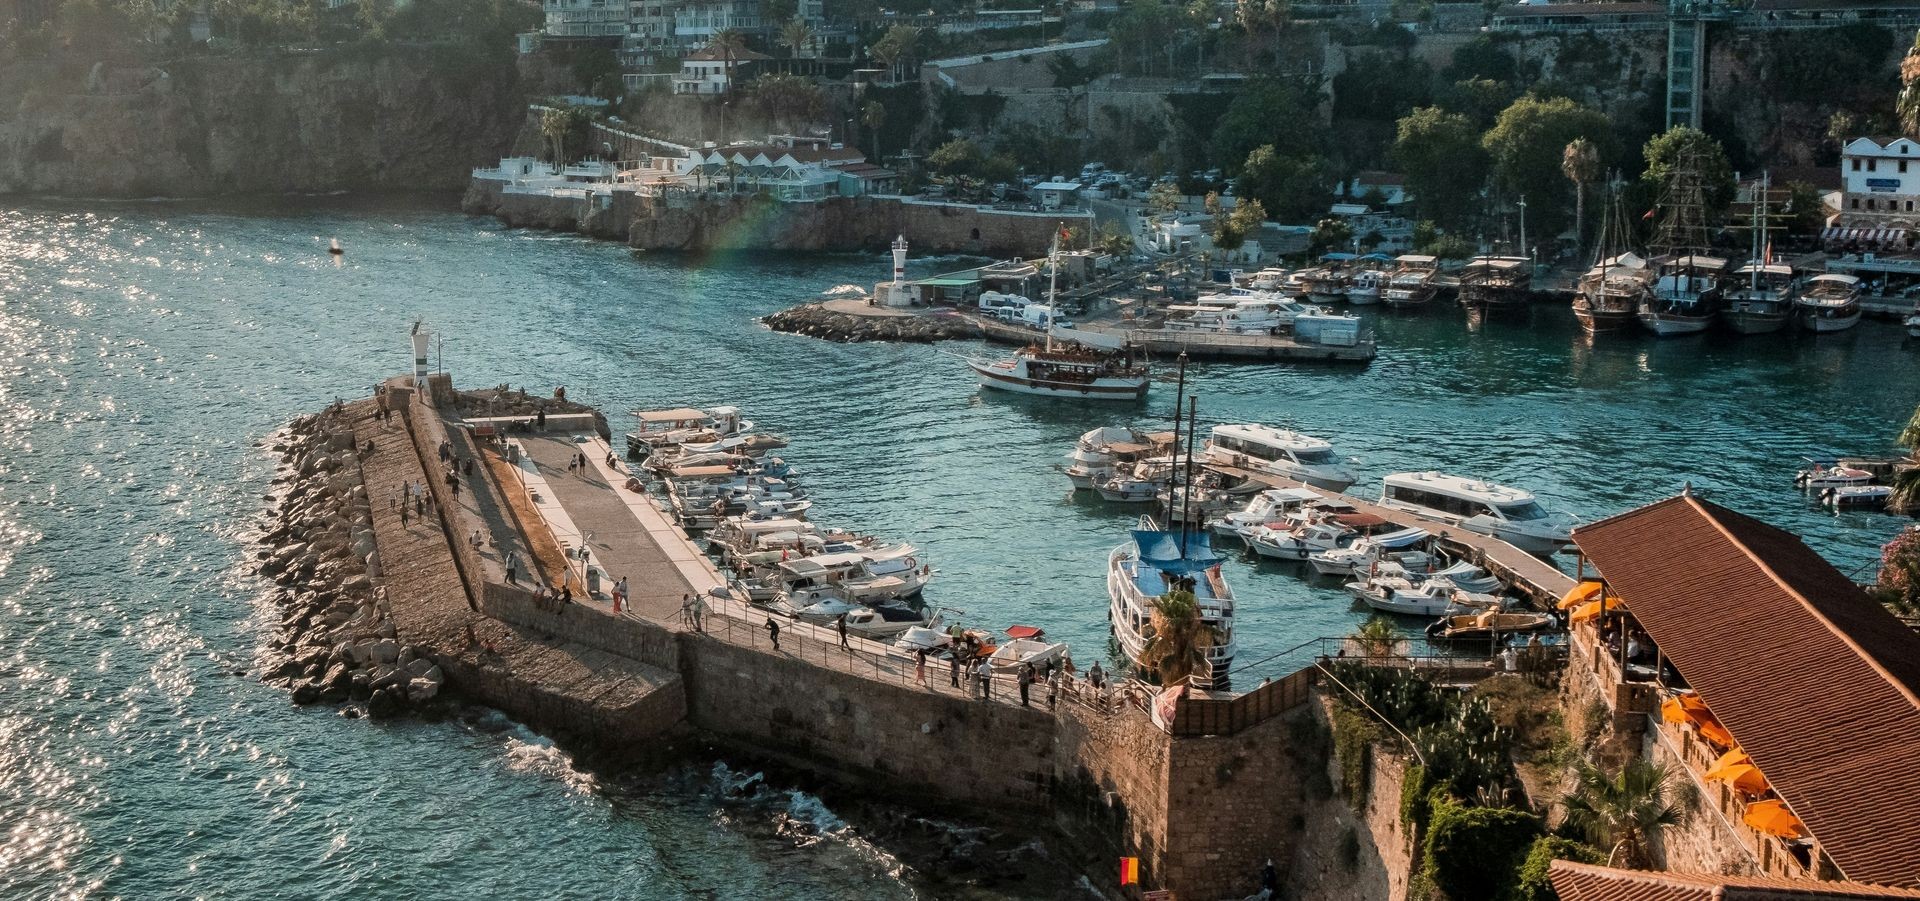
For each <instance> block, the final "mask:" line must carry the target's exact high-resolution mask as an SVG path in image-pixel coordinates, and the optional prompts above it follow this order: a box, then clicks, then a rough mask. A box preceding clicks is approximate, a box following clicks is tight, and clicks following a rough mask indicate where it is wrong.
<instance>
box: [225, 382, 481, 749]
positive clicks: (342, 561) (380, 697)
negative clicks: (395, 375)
mask: <svg viewBox="0 0 1920 901" xmlns="http://www.w3.org/2000/svg"><path fill="white" fill-rule="evenodd" d="M369 407H370V403H369V402H362V403H359V404H347V405H344V406H337V407H334V408H332V409H330V410H328V411H327V412H326V413H322V414H319V415H316V416H306V417H302V418H300V419H298V420H296V421H294V422H293V423H292V424H291V425H289V426H288V427H287V428H286V429H284V430H282V431H281V432H279V433H277V434H275V435H274V436H273V437H272V438H270V439H268V441H269V443H270V445H271V447H272V449H273V451H274V452H275V453H277V454H279V456H280V470H279V473H278V475H277V476H276V477H275V478H274V480H273V482H274V489H275V490H274V492H273V493H272V494H270V495H268V498H267V500H268V506H267V510H266V520H267V521H266V524H265V528H264V529H263V530H262V532H261V534H260V539H259V542H260V546H259V548H257V549H256V550H255V552H254V557H255V565H256V568H257V569H258V570H259V572H260V574H261V575H262V576H265V577H266V578H268V579H270V580H272V581H273V583H274V585H275V588H274V600H275V601H276V603H277V605H278V607H279V610H280V628H279V629H278V630H276V631H275V632H274V634H273V636H272V637H271V638H270V640H269V641H268V647H267V649H266V651H265V652H263V654H262V661H261V667H260V669H261V672H262V674H263V677H264V678H265V679H266V680H267V681H268V682H270V683H273V684H276V685H280V686H282V687H284V688H286V689H287V690H288V691H289V692H290V693H291V694H292V697H293V702H294V703H296V704H339V705H344V709H345V712H346V713H348V714H349V715H353V716H358V715H360V714H361V713H367V714H370V715H372V716H374V717H384V716H392V715H395V714H397V713H400V712H402V711H404V710H406V709H407V708H409V707H411V706H414V705H419V704H425V703H427V702H429V701H431V700H433V699H434V698H435V697H436V696H437V695H438V694H439V693H440V689H441V688H442V686H444V685H445V683H446V674H445V673H443V672H441V670H440V667H438V666H436V665H435V664H434V663H433V661H432V660H429V659H427V657H426V656H425V655H424V654H423V653H422V652H421V650H420V649H419V648H416V647H413V646H410V645H404V644H401V643H400V642H399V641H398V640H397V638H396V637H395V630H394V627H393V623H392V622H391V621H390V619H389V614H390V612H391V611H390V609H389V607H388V604H387V596H386V589H385V588H384V587H383V586H381V585H380V584H378V583H379V579H380V554H379V549H378V548H377V547H376V545H375V543H374V538H373V513H372V507H371V503H370V501H369V499H368V497H367V489H366V486H365V484H363V482H362V480H361V475H360V459H359V457H358V452H359V449H357V448H356V447H355V446H354V435H353V429H352V427H351V425H350V422H351V421H352V418H354V417H357V416H365V415H366V414H367V412H368V408H369Z"/></svg>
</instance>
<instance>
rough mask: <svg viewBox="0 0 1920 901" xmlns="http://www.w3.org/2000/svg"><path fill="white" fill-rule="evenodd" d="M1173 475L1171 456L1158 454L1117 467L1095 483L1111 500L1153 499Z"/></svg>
mask: <svg viewBox="0 0 1920 901" xmlns="http://www.w3.org/2000/svg"><path fill="white" fill-rule="evenodd" d="M1172 476H1173V460H1172V458H1169V457H1155V458H1152V459H1149V460H1140V461H1137V462H1135V463H1133V464H1131V465H1127V466H1119V467H1115V469H1114V471H1113V473H1112V474H1111V475H1109V476H1107V477H1106V478H1104V479H1101V480H1099V481H1097V482H1095V483H1094V485H1093V490H1094V491H1096V492H1099V494H1100V499H1101V500H1104V501H1106V502H1107V503H1110V504H1147V503H1153V502H1154V501H1157V500H1159V499H1160V490H1161V489H1162V488H1165V487H1166V486H1167V483H1168V481H1170V480H1171V478H1172Z"/></svg>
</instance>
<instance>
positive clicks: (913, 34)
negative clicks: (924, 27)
mask: <svg viewBox="0 0 1920 901" xmlns="http://www.w3.org/2000/svg"><path fill="white" fill-rule="evenodd" d="M919 46H920V29H918V28H915V27H913V26H912V25H895V26H893V27H892V28H889V29H887V33H886V34H885V35H882V36H881V38H880V40H877V41H874V42H873V46H872V47H870V48H868V51H867V52H869V53H871V54H872V55H873V59H874V61H875V62H878V63H879V64H880V65H882V66H885V67H886V69H887V81H888V82H889V83H892V82H896V81H899V80H900V65H901V64H902V63H905V62H907V61H909V60H911V59H913V55H914V53H915V52H916V51H917V50H918V49H919Z"/></svg>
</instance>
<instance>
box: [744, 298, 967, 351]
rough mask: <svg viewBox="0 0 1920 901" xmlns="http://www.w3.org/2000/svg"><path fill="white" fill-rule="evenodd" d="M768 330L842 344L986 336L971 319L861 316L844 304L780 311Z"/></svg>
mask: <svg viewBox="0 0 1920 901" xmlns="http://www.w3.org/2000/svg"><path fill="white" fill-rule="evenodd" d="M856 303H857V304H858V307H859V309H866V307H865V302H864V301H860V302H856ZM761 322H763V323H765V324H766V326H767V328H770V329H772V330H774V331H776V332H787V333H789V334H795V335H806V336H807V337H809V338H821V339H825V340H827V341H837V342H840V343H842V344H851V343H858V342H861V341H905V342H918V343H923V344H926V343H932V342H934V341H952V340H965V339H970V338H982V337H985V336H986V333H985V332H984V331H982V330H981V328H980V326H979V325H977V324H975V323H974V322H973V321H972V320H968V319H963V318H961V317H959V316H955V315H952V314H935V313H928V314H917V315H916V314H902V313H894V312H891V311H888V312H886V313H875V314H863V313H861V312H854V311H851V310H850V309H848V308H846V307H845V306H843V302H837V301H829V302H824V303H809V304H802V305H800V306H797V307H793V308H791V309H786V310H781V311H780V312H778V313H774V314H773V315H771V316H768V317H766V318H765V319H762V320H761Z"/></svg>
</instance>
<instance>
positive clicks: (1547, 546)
mask: <svg viewBox="0 0 1920 901" xmlns="http://www.w3.org/2000/svg"><path fill="white" fill-rule="evenodd" d="M1380 504H1381V506H1385V507H1392V508H1394V509H1397V510H1406V511H1408V512H1411V513H1418V514H1420V515H1421V516H1425V517H1428V518H1430V519H1437V520H1439V521H1441V522H1444V523H1450V524H1452V525H1457V526H1459V527H1460V528H1463V529H1466V530H1467V531H1469V532H1478V533H1480V534H1482V535H1488V536H1491V537H1494V538H1498V539H1500V540H1501V541H1505V542H1506V543H1508V544H1511V545H1513V546H1514V547H1517V548H1519V549H1521V550H1523V551H1526V552H1527V553H1530V554H1538V555H1542V556H1545V555H1547V554H1551V553H1553V552H1555V551H1557V550H1559V549H1560V548H1562V547H1564V546H1565V545H1566V544H1567V543H1568V542H1570V541H1572V540H1573V522H1572V520H1571V519H1570V518H1568V517H1566V516H1564V515H1561V514H1554V513H1549V512H1547V510H1546V509H1545V508H1543V507H1541V506H1540V503H1539V501H1537V500H1535V499H1534V497H1533V495H1531V494H1529V493H1527V492H1525V491H1521V490H1520V489H1518V488H1509V487H1507V486H1505V485H1495V484H1493V483H1492V482H1486V481H1481V480H1479V479H1467V478H1461V477H1460V476H1450V475H1444V474H1442V473H1438V472H1399V473H1394V474H1392V475H1389V476H1387V477H1386V478H1385V479H1384V480H1382V488H1381V493H1380Z"/></svg>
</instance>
